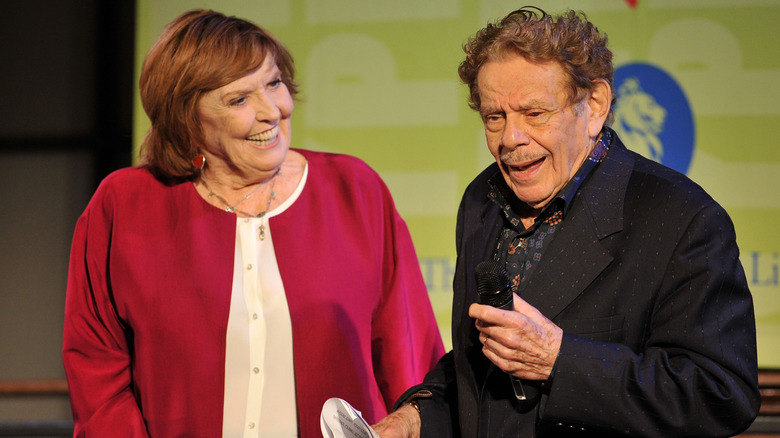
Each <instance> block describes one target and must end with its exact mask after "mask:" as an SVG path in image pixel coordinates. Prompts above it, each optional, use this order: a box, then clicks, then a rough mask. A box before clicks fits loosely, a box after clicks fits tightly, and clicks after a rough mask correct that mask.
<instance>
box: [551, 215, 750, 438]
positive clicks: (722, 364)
mask: <svg viewBox="0 0 780 438" xmlns="http://www.w3.org/2000/svg"><path fill="white" fill-rule="evenodd" d="M682 236H683V238H682V239H680V240H679V241H678V243H677V244H676V247H675V249H674V251H673V253H672V257H671V258H670V259H669V260H668V263H667V265H666V272H664V273H663V274H662V275H663V279H662V281H661V284H660V288H659V291H658V292H657V297H656V298H655V299H654V303H653V307H652V315H651V316H650V317H649V319H648V321H649V323H648V324H647V325H648V326H647V327H645V328H643V329H642V330H644V332H645V333H646V335H645V339H646V340H645V341H644V342H643V345H642V346H641V347H640V348H639V349H632V348H629V347H628V346H626V345H623V344H620V343H609V342H599V341H596V340H592V339H585V338H583V337H579V336H576V335H571V334H566V331H565V330H564V339H563V343H562V346H561V350H560V354H559V357H558V362H557V364H556V371H555V375H554V377H553V380H552V382H551V385H550V393H549V396H548V397H547V400H546V402H545V403H544V405H543V411H542V414H541V415H542V419H543V420H546V422H547V423H557V424H559V425H561V424H563V425H566V424H569V425H572V427H576V428H583V429H591V428H595V429H598V428H600V427H602V428H603V427H605V426H604V425H609V426H608V428H609V429H611V431H612V432H618V433H628V434H630V435H632V436H648V437H672V436H732V435H735V434H737V433H739V432H741V431H742V430H744V429H746V428H747V427H748V426H749V425H750V424H751V422H752V421H753V419H754V418H755V417H756V415H757V413H758V407H759V404H760V396H759V393H758V385H757V352H756V343H755V320H754V312H753V303H752V298H751V294H750V291H749V290H748V286H747V281H746V279H745V275H744V272H743V269H742V266H741V264H740V262H739V251H738V248H737V244H736V237H735V233H734V228H733V225H732V223H731V220H730V219H729V218H728V216H727V214H726V212H725V211H724V210H723V209H722V208H721V207H720V206H718V205H715V204H711V205H710V206H708V207H705V208H703V209H702V210H700V211H699V212H698V213H697V214H696V215H695V216H693V218H692V220H691V221H690V222H689V223H688V224H687V229H686V230H685V232H684V233H683V234H682ZM667 237H669V236H667ZM640 289H641V286H640ZM616 293H628V291H625V290H624V291H617V292H616ZM647 293H650V292H647Z"/></svg>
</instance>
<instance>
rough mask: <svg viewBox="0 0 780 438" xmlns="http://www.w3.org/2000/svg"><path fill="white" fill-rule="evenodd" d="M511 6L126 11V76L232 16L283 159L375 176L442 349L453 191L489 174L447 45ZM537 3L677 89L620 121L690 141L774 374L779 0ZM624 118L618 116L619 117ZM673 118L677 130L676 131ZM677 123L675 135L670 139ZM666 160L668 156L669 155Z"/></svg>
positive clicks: (158, 6)
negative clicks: (284, 86) (271, 92)
mask: <svg viewBox="0 0 780 438" xmlns="http://www.w3.org/2000/svg"><path fill="white" fill-rule="evenodd" d="M525 4H527V3H526V2H525V1H522V2H517V1H500V0H494V1H488V0H484V1H476V0H460V1H458V0H425V1H419V0H386V1H380V0H218V1H196V0H139V1H138V17H137V18H138V21H137V26H138V33H137V55H136V71H138V70H139V69H140V65H141V60H142V59H143V57H144V55H145V53H146V51H147V50H148V49H149V47H150V46H151V44H152V42H153V41H154V40H155V39H156V38H157V36H158V35H159V33H160V31H161V30H162V28H163V27H164V26H165V24H166V23H168V22H169V21H171V20H172V19H173V18H174V17H176V16H177V15H179V14H180V13H182V12H184V11H185V10H188V9H192V8H213V9H215V10H218V11H220V12H223V13H226V14H228V15H236V16H239V17H242V18H246V19H248V20H251V21H254V22H255V23H257V24H259V25H261V26H263V27H266V28H267V29H269V30H270V31H271V32H273V33H274V34H275V35H277V36H278V37H279V38H280V39H281V40H282V41H284V42H285V44H286V45H287V46H288V48H289V49H290V51H291V52H292V54H293V56H294V57H295V61H296V68H297V72H298V81H299V82H300V84H301V85H302V86H301V90H302V93H301V96H300V97H301V98H302V101H301V102H299V103H298V104H297V106H296V110H295V115H294V116H293V147H299V148H307V149H314V150H322V151H332V152H342V153H347V154H352V155H355V156H358V157H360V158H362V159H364V160H365V161H366V162H368V163H369V164H370V165H371V166H372V167H373V168H374V169H376V170H377V171H378V172H379V173H380V174H381V176H382V177H383V178H384V180H385V181H386V182H387V184H388V186H389V187H390V190H391V191H392V193H393V196H394V198H395V201H396V204H397V206H398V209H399V211H400V212H401V214H402V215H403V217H404V218H405V219H406V221H407V223H408V225H409V228H410V230H411V233H412V237H413V239H414V243H415V246H416V248H417V252H418V255H419V257H420V265H421V268H422V271H423V275H424V277H425V280H426V282H427V284H428V289H429V292H430V297H431V302H432V303H433V306H434V310H435V312H436V315H437V319H438V321H439V323H440V326H441V330H442V335H443V337H444V338H445V342H446V343H447V344H448V346H449V344H450V333H449V323H450V303H451V297H452V291H451V281H452V274H453V269H454V264H455V245H454V241H455V215H456V211H457V207H458V202H459V200H460V195H461V193H462V191H463V190H464V189H465V186H466V184H468V182H469V181H471V179H472V178H473V177H474V176H476V174H477V173H478V172H479V171H480V170H481V169H482V168H484V166H485V165H487V164H488V163H490V162H491V160H492V158H491V156H490V155H489V153H488V152H487V148H486V147H485V146H484V137H483V132H482V127H481V123H480V121H479V119H478V117H477V115H476V114H475V113H474V112H472V111H471V110H470V109H468V107H467V104H466V89H465V86H463V85H461V84H460V83H459V80H458V77H457V72H456V69H457V66H458V64H459V62H460V61H461V58H462V50H461V46H462V44H463V42H464V41H465V40H466V38H467V37H468V36H469V35H471V34H472V33H473V32H474V31H476V30H477V29H479V28H481V27H482V26H484V24H485V23H486V22H487V21H488V20H494V19H496V18H499V17H502V16H503V15H505V14H506V13H507V12H509V11H511V10H513V9H516V8H517V7H520V6H523V5H525ZM536 5H537V6H539V7H541V8H543V9H545V10H547V11H548V12H558V11H561V10H563V9H566V8H575V9H577V10H583V11H585V12H586V13H587V15H588V17H589V18H590V20H591V21H593V22H594V23H595V24H596V25H597V26H598V27H599V28H600V29H601V30H602V31H604V32H606V33H607V34H608V35H609V42H610V47H611V49H612V51H613V52H614V54H615V65H616V67H617V68H618V71H620V68H621V67H622V66H629V65H632V64H635V63H640V64H641V65H644V66H649V67H650V68H651V69H654V71H658V72H661V73H662V76H663V75H665V77H666V79H670V80H671V81H672V82H673V83H674V84H676V85H677V86H678V87H679V93H678V96H677V99H678V101H679V98H680V96H682V98H683V101H684V102H686V103H687V105H688V109H689V111H688V112H687V113H686V111H682V112H681V111H679V110H676V108H677V107H678V106H677V105H674V106H665V104H664V101H663V100H662V98H663V97H662V96H661V94H664V93H666V91H661V92H658V91H655V92H652V89H653V86H652V84H650V83H649V82H647V81H646V80H645V79H644V78H642V80H641V81H640V82H641V85H642V87H640V91H642V93H640V94H639V95H640V96H642V97H645V98H646V99H645V101H646V102H649V103H648V104H646V105H645V106H643V107H639V108H640V109H638V110H634V113H638V114H639V115H642V114H643V112H644V113H646V114H649V115H653V114H655V115H656V116H657V117H658V118H660V119H661V120H663V121H664V123H665V125H664V126H666V127H667V131H668V132H666V133H665V135H667V138H669V137H668V136H670V135H671V136H674V135H679V133H680V132H683V131H685V132H687V131H686V130H688V131H692V135H693V137H692V144H691V145H690V147H689V150H688V151H687V153H688V158H689V159H690V160H689V162H686V163H687V167H686V168H685V169H684V170H683V171H684V172H686V173H687V174H688V175H689V176H690V177H691V178H692V179H693V180H695V181H696V182H698V183H699V184H701V185H702V186H703V187H704V188H705V189H707V190H708V191H709V193H710V194H711V195H713V197H715V199H716V200H718V201H719V202H720V203H721V204H722V205H723V206H724V207H725V208H726V209H727V210H728V211H729V213H730V214H731V216H732V218H733V220H734V222H735V226H736V229H737V235H738V240H739V244H740V248H741V251H742V256H741V259H742V263H743V265H744V267H745V271H746V274H747V277H748V281H749V283H750V287H751V290H752V292H753V294H754V298H755V304H756V316H757V326H758V327H757V329H758V335H759V339H758V342H759V362H760V366H762V367H764V368H778V367H780V348H779V347H778V345H780V280H779V279H778V266H779V265H780V259H779V258H778V251H779V250H780V233H778V232H777V230H778V226H779V225H780V221H779V220H778V219H780V210H779V208H780V206H779V205H780V202H779V201H778V197H777V194H778V192H779V191H780V190H778V189H780V172H778V170H779V169H780V147H778V145H777V141H776V139H775V138H776V136H775V132H776V130H777V126H778V125H780V123H779V122H780V50H778V47H780V32H777V31H775V30H774V27H775V26H776V23H778V22H780V1H778V0H638V1H637V0H633V1H632V0H579V1H574V0H569V1H564V0H550V1H545V0H539V1H538V2H537V3H536ZM626 70H628V68H626ZM136 78H137V73H136ZM136 83H137V80H136ZM618 85H621V84H619V83H616V86H618ZM659 87H660V88H659ZM672 88H673V87H672ZM672 88H670V87H662V86H659V85H656V86H655V89H656V90H659V89H660V90H669V89H672ZM648 90H650V91H648ZM653 93H655V94H653ZM659 93H660V94H659ZM135 95H136V96H137V95H138V93H137V91H136V93H135ZM626 96H628V94H627V93H626ZM622 101H623V100H621V102H622ZM626 101H628V99H626ZM648 105H649V106H648ZM618 108H621V107H620V104H619V105H618ZM624 108H626V114H628V115H631V111H628V105H625V106H624ZM659 108H660V110H659ZM621 109H623V108H621ZM653 109H656V110H658V111H656V112H653ZM135 115H136V117H135V122H134V138H135V144H136V147H137V145H138V144H139V143H140V141H141V139H142V138H143V135H144V133H145V132H146V130H147V128H148V125H149V122H148V119H147V118H146V116H145V114H144V113H143V110H142V109H141V107H140V101H139V100H138V98H137V97H136V109H135ZM686 116H689V117H690V118H691V121H690V123H689V124H688V125H690V126H687V127H686V126H685V121H686V120H687V119H686ZM675 123H682V125H680V126H682V127H680V128H673V127H674V126H677V125H675ZM645 131H648V129H645ZM619 132H621V131H620V130H619ZM645 133H647V132H645ZM629 134H630V133H628V132H626V133H625V136H626V138H627V137H629ZM656 134H658V132H656ZM661 134H664V133H663V132H662V133H661ZM623 135H624V133H623V132H621V136H623ZM655 137H656V140H657V138H658V137H659V135H656V136H655ZM647 143H648V144H652V141H648V142H647ZM656 143H659V144H660V143H661V142H656ZM683 143H684V142H683ZM629 146H630V147H632V148H634V146H633V145H629ZM672 147H673V146H672V145H671V144H669V149H668V150H667V151H666V152H665V153H666V156H671V155H672V154H673V153H674V151H673V150H672V149H671V148H672ZM637 150H638V151H639V149H637ZM683 152H685V151H683ZM678 170H679V169H678Z"/></svg>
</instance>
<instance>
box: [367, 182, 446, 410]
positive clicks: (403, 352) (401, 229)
mask: <svg viewBox="0 0 780 438" xmlns="http://www.w3.org/2000/svg"><path fill="white" fill-rule="evenodd" d="M380 187H381V191H382V192H383V197H384V199H385V205H384V207H383V210H384V213H383V217H384V218H383V222H384V225H383V235H384V243H383V244H384V249H383V256H382V258H383V262H382V271H383V272H382V283H383V284H382V299H381V302H380V304H379V306H378V309H377V310H376V313H375V315H374V318H373V320H372V341H371V342H372V354H373V356H374V357H373V360H372V363H373V364H374V368H375V370H374V371H375V376H376V378H377V382H378V384H379V387H380V389H381V391H382V396H383V397H384V402H385V406H386V407H388V408H390V407H391V406H392V405H393V402H394V401H395V400H396V399H397V398H398V397H399V396H400V395H401V394H402V393H403V392H404V391H405V390H406V389H407V388H409V386H411V385H414V384H417V383H420V382H421V381H422V379H423V377H424V376H425V373H427V372H428V371H429V370H430V369H431V368H433V366H434V365H435V364H436V362H437V361H438V360H439V358H440V357H441V356H442V355H443V354H444V346H443V344H442V341H441V334H440V333H439V328H438V325H437V323H436V319H435V317H434V313H433V309H432V307H431V302H430V298H429V297H428V290H427V288H426V285H425V282H424V280H423V277H422V273H421V272H420V265H419V261H418V259H417V254H416V252H415V250H414V246H413V244H412V238H411V236H410V234H409V231H408V228H407V226H406V223H405V222H404V221H403V219H402V218H401V216H400V215H399V214H398V212H397V211H396V210H395V207H394V205H393V202H392V198H391V197H390V193H389V191H387V189H386V188H385V187H384V185H383V184H380Z"/></svg>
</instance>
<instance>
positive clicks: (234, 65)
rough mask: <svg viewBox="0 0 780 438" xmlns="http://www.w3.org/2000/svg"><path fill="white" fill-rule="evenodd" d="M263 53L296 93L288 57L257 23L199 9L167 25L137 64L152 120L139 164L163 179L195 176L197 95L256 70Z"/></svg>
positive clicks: (199, 133)
mask: <svg viewBox="0 0 780 438" xmlns="http://www.w3.org/2000/svg"><path fill="white" fill-rule="evenodd" d="M266 56H271V57H272V58H273V60H274V61H275V62H276V65H277V66H278V68H279V70H280V71H281V79H282V82H283V83H284V84H285V85H286V86H287V89H288V90H289V92H290V95H292V96H293V97H295V96H296V94H297V93H298V87H297V84H295V82H294V77H295V69H294V65H293V59H292V56H291V55H290V53H289V52H288V51H287V49H286V48H285V47H284V45H283V44H282V43H281V42H280V41H279V40H277V39H276V38H275V37H274V36H273V35H271V34H270V33H269V32H267V31H266V30H264V29H262V28H261V27H259V26H257V25H256V24H254V23H251V22H249V21H246V20H243V19H240V18H236V17H228V16H225V15H223V14H221V13H219V12H215V11H211V10H203V9H195V10H191V11H189V12H186V13H184V14H182V15H180V16H179V17H177V18H176V19H175V20H173V21H172V22H171V23H170V24H168V25H167V26H166V27H165V29H164V30H163V32H162V34H161V35H160V37H159V38H158V39H157V41H156V42H155V43H154V45H153V46H152V48H151V49H150V50H149V53H148V54H147V55H146V58H145V59H144V63H143V67H142V69H141V77H140V82H139V86H140V93H141V103H142V105H143V108H144V111H145V112H146V114H147V116H148V117H149V120H150V121H151V127H150V128H149V132H148V133H147V134H146V137H145V138H144V140H143V142H142V144H141V163H142V164H143V165H145V166H146V167H147V168H148V169H149V170H150V171H151V172H152V173H153V174H154V175H155V176H156V177H157V178H158V179H160V180H162V181H164V182H167V183H176V182H182V181H191V180H194V179H195V178H196V177H197V175H198V169H196V168H195V166H194V165H193V164H192V160H193V158H194V157H195V156H196V155H198V153H199V152H198V151H199V148H200V147H201V145H202V144H203V134H202V130H201V125H200V120H199V117H198V111H197V105H198V102H199V101H200V98H201V97H202V96H203V95H204V94H205V93H207V92H209V91H212V90H215V89H217V88H220V87H222V86H224V85H227V84H229V83H231V82H233V81H235V80H238V79H240V78H242V77H244V76H246V75H248V74H250V73H252V72H254V71H255V70H257V69H258V68H260V66H261V65H262V63H263V61H264V60H265V57H266Z"/></svg>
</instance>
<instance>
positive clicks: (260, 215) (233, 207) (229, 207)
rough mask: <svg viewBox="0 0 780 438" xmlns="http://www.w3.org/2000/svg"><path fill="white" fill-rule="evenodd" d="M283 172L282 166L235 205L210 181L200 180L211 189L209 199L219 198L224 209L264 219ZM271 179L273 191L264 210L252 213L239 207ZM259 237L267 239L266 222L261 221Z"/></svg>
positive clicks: (207, 188)
mask: <svg viewBox="0 0 780 438" xmlns="http://www.w3.org/2000/svg"><path fill="white" fill-rule="evenodd" d="M281 174H282V169H281V167H280V168H279V169H278V170H277V171H276V173H274V174H273V176H271V177H270V178H268V179H267V180H265V181H263V182H261V183H259V184H257V187H255V188H254V189H252V191H250V192H249V193H247V194H246V195H244V197H243V198H241V200H239V201H238V202H236V203H235V204H233V205H230V203H229V202H227V199H225V198H223V197H222V196H220V195H219V194H218V193H217V192H215V191H214V190H212V189H211V187H209V185H208V183H207V182H206V179H205V178H203V177H201V178H200V180H201V182H203V186H204V187H206V190H208V191H209V194H208V196H207V197H208V199H211V198H217V199H219V200H220V201H221V202H222V203H223V204H225V207H224V209H225V211H227V212H228V213H234V214H239V213H240V214H242V215H244V216H249V217H255V218H258V219H262V218H263V217H264V216H265V214H266V213H268V209H269V208H271V202H273V200H274V199H276V193H275V192H274V185H275V184H276V176H277V175H281ZM269 181H270V182H271V193H270V194H269V195H268V202H266V203H265V209H263V211H261V212H260V213H257V214H252V213H247V212H246V211H242V210H239V209H238V206H239V204H241V203H242V202H244V201H246V200H247V199H249V197H250V196H252V195H253V194H254V193H255V192H256V191H257V189H259V188H260V186H263V185H265V184H266V183H267V182H269ZM257 237H258V238H259V239H260V240H265V224H264V223H262V222H261V223H260V229H259V230H258V235H257Z"/></svg>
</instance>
